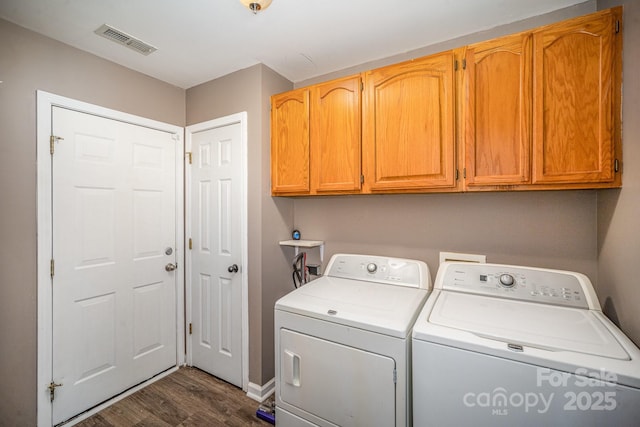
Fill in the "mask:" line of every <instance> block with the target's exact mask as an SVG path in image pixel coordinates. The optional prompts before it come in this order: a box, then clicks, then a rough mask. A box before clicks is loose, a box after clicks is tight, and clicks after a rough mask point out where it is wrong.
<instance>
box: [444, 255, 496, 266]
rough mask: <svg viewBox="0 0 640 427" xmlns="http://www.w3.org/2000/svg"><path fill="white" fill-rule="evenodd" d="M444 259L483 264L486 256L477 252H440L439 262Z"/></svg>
mask: <svg viewBox="0 0 640 427" xmlns="http://www.w3.org/2000/svg"><path fill="white" fill-rule="evenodd" d="M445 261H457V262H459V261H462V262H477V263H480V264H484V263H486V262H487V256H486V255H478V254H461V253H458V252H440V263H441V264H442V263H443V262H445Z"/></svg>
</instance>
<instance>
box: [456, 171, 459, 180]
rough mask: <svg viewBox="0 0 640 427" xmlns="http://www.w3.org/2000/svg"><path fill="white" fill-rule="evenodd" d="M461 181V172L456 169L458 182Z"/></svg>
mask: <svg viewBox="0 0 640 427" xmlns="http://www.w3.org/2000/svg"><path fill="white" fill-rule="evenodd" d="M459 179H460V171H459V170H458V169H456V181H457V180H459Z"/></svg>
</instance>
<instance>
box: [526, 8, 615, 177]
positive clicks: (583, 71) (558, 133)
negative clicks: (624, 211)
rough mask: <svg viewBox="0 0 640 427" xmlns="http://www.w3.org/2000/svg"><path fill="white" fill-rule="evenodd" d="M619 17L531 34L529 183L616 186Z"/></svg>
mask: <svg viewBox="0 0 640 427" xmlns="http://www.w3.org/2000/svg"><path fill="white" fill-rule="evenodd" d="M621 12H622V11H621V8H615V9H609V10H607V11H603V12H600V13H596V14H592V15H587V16H585V17H580V18H575V19H572V20H569V21H565V22H562V23H559V24H554V25H550V26H547V27H544V28H542V29H540V30H538V31H534V32H533V48H534V80H533V82H534V116H533V120H534V121H533V182H534V183H535V184H546V183H554V184H563V183H568V184H569V183H612V185H616V184H619V181H620V180H619V174H618V182H617V183H616V182H615V181H616V179H615V178H616V174H615V171H614V161H615V157H616V148H617V147H618V146H619V145H620V144H619V140H618V141H616V139H619V135H617V130H616V127H617V126H618V124H617V122H618V118H617V117H615V115H618V116H619V107H617V108H616V107H615V106H616V105H618V106H619V104H620V98H619V86H620V83H621V82H620V77H619V76H620V71H619V61H620V57H621V36H622V34H621V33H619V30H620V29H619V25H620V24H619V22H620V20H621ZM617 31H618V33H617Z"/></svg>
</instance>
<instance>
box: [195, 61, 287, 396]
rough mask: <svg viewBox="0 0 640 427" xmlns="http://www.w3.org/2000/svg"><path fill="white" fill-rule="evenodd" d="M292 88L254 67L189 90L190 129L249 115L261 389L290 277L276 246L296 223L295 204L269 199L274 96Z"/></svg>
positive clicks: (252, 337)
mask: <svg viewBox="0 0 640 427" xmlns="http://www.w3.org/2000/svg"><path fill="white" fill-rule="evenodd" d="M291 87H292V84H291V83H290V82H289V81H287V80H286V79H284V78H283V77H281V76H280V75H278V74H276V73H275V72H274V71H272V70H271V69H270V68H268V67H266V66H264V65H256V66H253V67H250V68H247V69H245V70H240V71H237V72H235V73H232V74H229V75H227V76H225V77H221V78H219V79H216V80H213V81H211V82H208V83H204V84H201V85H198V86H195V87H193V88H190V89H188V90H187V125H192V124H196V123H200V122H203V121H206V120H211V119H214V118H218V117H223V116H227V115H229V114H234V113H238V112H240V111H247V117H248V118H247V121H248V163H249V164H248V169H249V170H248V182H247V188H248V194H247V198H248V222H249V227H248V240H249V242H248V244H249V248H248V252H249V266H248V268H246V267H245V271H248V280H249V381H251V382H252V383H254V384H257V385H263V384H265V383H266V382H267V381H269V380H270V379H271V378H273V375H274V369H275V368H274V348H273V305H274V302H275V298H276V297H277V296H279V295H282V294H283V293H285V292H286V291H285V290H283V289H282V288H283V286H284V283H288V277H289V273H288V262H287V259H286V257H284V256H282V249H281V248H280V247H279V246H278V241H279V240H283V239H286V238H287V236H288V234H289V224H291V223H292V221H293V202H292V201H291V200H284V199H274V198H272V197H270V184H269V183H270V175H269V174H270V143H269V141H270V139H269V123H270V120H269V110H270V96H271V95H272V94H274V93H278V92H284V91H287V90H289V89H291Z"/></svg>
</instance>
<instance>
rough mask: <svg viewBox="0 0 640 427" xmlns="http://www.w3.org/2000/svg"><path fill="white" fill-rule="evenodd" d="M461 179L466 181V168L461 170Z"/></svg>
mask: <svg viewBox="0 0 640 427" xmlns="http://www.w3.org/2000/svg"><path fill="white" fill-rule="evenodd" d="M462 178H464V179H467V168H463V169H462Z"/></svg>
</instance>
